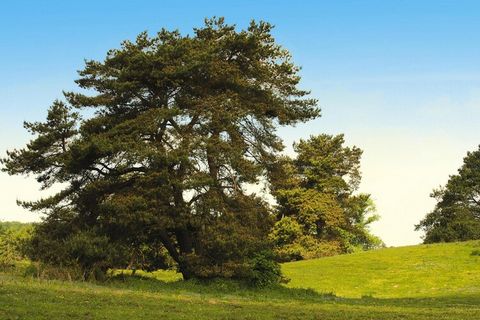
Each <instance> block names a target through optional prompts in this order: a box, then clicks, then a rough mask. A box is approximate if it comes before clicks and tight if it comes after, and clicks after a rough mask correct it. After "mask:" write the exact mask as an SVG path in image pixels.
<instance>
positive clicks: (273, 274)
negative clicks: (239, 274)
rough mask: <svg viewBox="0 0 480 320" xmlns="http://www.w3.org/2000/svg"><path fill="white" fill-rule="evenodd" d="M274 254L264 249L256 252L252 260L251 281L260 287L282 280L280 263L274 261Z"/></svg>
mask: <svg viewBox="0 0 480 320" xmlns="http://www.w3.org/2000/svg"><path fill="white" fill-rule="evenodd" d="M273 258H274V257H273V254H272V253H270V252H268V251H264V252H261V253H258V254H256V255H255V256H254V257H253V259H252V260H251V261H250V263H251V265H252V266H251V268H250V270H251V271H250V272H251V275H250V277H249V281H250V283H251V284H252V285H253V286H255V287H258V288H264V287H268V286H272V285H274V284H278V283H279V282H280V281H281V280H282V272H281V269H280V265H279V264H278V263H277V262H275V261H274V259H273Z"/></svg>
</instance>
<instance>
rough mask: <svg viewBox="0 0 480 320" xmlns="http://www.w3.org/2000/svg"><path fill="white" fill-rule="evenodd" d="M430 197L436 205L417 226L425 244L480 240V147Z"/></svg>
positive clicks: (468, 155)
mask: <svg viewBox="0 0 480 320" xmlns="http://www.w3.org/2000/svg"><path fill="white" fill-rule="evenodd" d="M431 197H433V198H435V199H436V200H437V204H436V205H435V208H434V209H433V211H432V212H430V213H428V214H427V215H426V217H425V218H424V219H423V220H422V221H420V223H419V224H418V225H416V226H415V229H416V230H422V231H424V232H425V236H424V242H425V243H433V242H450V241H465V240H472V239H480V148H479V150H476V151H473V152H468V153H467V156H466V157H465V158H464V159H463V165H462V167H461V168H460V169H458V174H456V175H452V176H450V178H449V180H448V182H447V184H446V185H445V186H444V187H443V188H439V189H436V190H434V191H433V193H432V194H431Z"/></svg>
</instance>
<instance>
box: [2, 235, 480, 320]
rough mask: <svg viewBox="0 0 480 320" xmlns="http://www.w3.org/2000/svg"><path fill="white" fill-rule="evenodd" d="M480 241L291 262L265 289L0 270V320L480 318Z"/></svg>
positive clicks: (170, 278) (154, 276)
mask: <svg viewBox="0 0 480 320" xmlns="http://www.w3.org/2000/svg"><path fill="white" fill-rule="evenodd" d="M479 250H480V242H478V241H473V242H463V243H451V244H435V245H420V246H410V247H400V248H387V249H381V250H377V251H370V252H362V253H356V254H350V255H343V256H336V257H330V258H322V259H316V260H309V261H299V262H292V263H287V264H284V265H283V271H284V273H285V275H286V276H287V277H289V278H290V279H291V281H290V282H289V283H288V284H286V285H284V286H279V287H275V288H268V289H251V288H248V287H246V286H245V285H242V284H239V283H235V282H226V281H210V282H206V283H202V282H198V281H182V280H180V279H179V276H178V275H177V274H175V273H174V272H155V273H151V274H145V273H139V275H140V276H135V277H130V276H121V275H118V276H116V277H113V278H111V279H109V280H107V281H106V282H103V283H89V282H68V281H66V282H65V281H53V280H39V279H35V278H31V277H25V276H23V275H22V274H21V270H17V271H16V272H3V273H0V319H49V320H51V319H322V320H323V319H415V320H417V319H436V320H438V319H480V256H479V252H480V251H479Z"/></svg>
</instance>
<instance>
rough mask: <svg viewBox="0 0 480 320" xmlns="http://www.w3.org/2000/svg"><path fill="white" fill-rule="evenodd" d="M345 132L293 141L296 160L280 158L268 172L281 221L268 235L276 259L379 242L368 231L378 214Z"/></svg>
mask: <svg viewBox="0 0 480 320" xmlns="http://www.w3.org/2000/svg"><path fill="white" fill-rule="evenodd" d="M343 143H344V139H343V135H338V136H330V135H319V136H312V137H310V139H309V140H300V142H299V143H296V144H295V145H294V150H295V152H296V153H297V156H296V158H295V159H291V158H288V157H283V158H279V159H278V161H277V162H276V164H275V166H272V167H271V169H270V172H269V174H270V175H269V177H270V181H271V183H272V191H273V194H274V196H275V197H276V199H277V202H278V205H279V206H278V209H279V212H278V215H279V220H278V221H277V223H276V224H275V226H274V228H273V230H272V232H271V234H270V238H271V240H272V241H273V242H274V244H275V246H276V248H275V251H276V253H277V256H278V259H279V260H281V261H292V260H301V259H310V258H316V257H321V256H330V255H335V254H339V253H347V252H354V251H356V250H368V249H374V248H378V247H381V246H382V245H383V242H382V241H381V240H380V239H379V238H377V237H375V236H374V235H372V234H371V233H370V232H369V225H370V224H371V223H372V222H374V221H376V220H377V219H378V215H376V214H374V211H375V206H374V204H373V201H372V200H371V198H370V195H368V194H355V193H354V192H355V191H356V190H357V188H358V185H359V183H360V178H361V177H360V156H361V154H362V151H361V150H360V149H358V148H357V147H352V148H349V147H345V146H343Z"/></svg>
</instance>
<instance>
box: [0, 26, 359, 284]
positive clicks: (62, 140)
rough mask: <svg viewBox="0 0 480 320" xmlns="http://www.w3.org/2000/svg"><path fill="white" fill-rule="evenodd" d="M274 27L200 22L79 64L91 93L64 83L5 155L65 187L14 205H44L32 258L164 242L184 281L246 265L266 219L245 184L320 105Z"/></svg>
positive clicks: (13, 169)
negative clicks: (184, 31)
mask: <svg viewBox="0 0 480 320" xmlns="http://www.w3.org/2000/svg"><path fill="white" fill-rule="evenodd" d="M271 30H272V26H271V25H270V24H268V23H266V22H255V21H252V22H251V23H250V25H249V26H248V28H246V29H245V30H240V31H238V30H237V28H236V27H235V26H234V25H228V24H225V23H224V21H223V19H221V18H220V19H208V20H206V21H205V25H204V26H202V27H200V28H197V29H194V32H193V34H192V35H181V34H180V33H179V32H178V31H168V30H165V29H162V30H161V31H160V32H158V34H156V35H155V36H153V37H151V36H149V35H148V34H147V33H146V32H144V33H141V34H140V35H139V36H138V37H137V38H136V40H135V41H134V42H131V41H124V42H123V43H122V45H121V47H120V48H119V49H113V50H110V51H109V52H108V53H107V56H106V58H105V60H104V61H92V60H89V61H86V65H85V67H84V68H83V69H82V70H81V71H79V76H80V77H79V79H78V80H76V83H77V84H78V86H79V87H80V88H82V89H85V91H84V92H86V93H78V92H65V93H64V97H65V99H63V100H62V101H60V100H59V101H55V102H54V103H53V105H52V106H51V107H50V109H49V110H48V115H47V119H46V121H45V122H34V123H28V122H27V123H25V127H26V128H27V129H28V130H29V131H30V132H31V133H32V134H34V135H35V138H34V139H33V140H32V141H30V142H29V143H28V144H27V146H26V147H25V148H23V149H20V150H13V151H10V152H8V154H7V157H6V158H5V159H2V163H3V164H4V168H3V170H4V171H6V172H8V173H9V174H33V175H35V176H36V178H37V181H38V182H39V183H40V184H41V186H42V188H49V187H51V186H52V185H54V184H58V185H61V186H63V187H64V188H63V189H62V190H61V191H60V192H58V193H57V194H55V195H53V196H51V197H48V198H44V199H41V200H38V201H33V202H23V203H22V205H23V206H24V207H26V208H28V209H30V210H35V211H41V212H44V213H45V214H46V218H45V219H44V221H43V223H42V224H41V225H40V226H39V227H38V228H37V232H36V236H35V235H34V240H33V243H34V244H36V246H37V248H38V250H34V252H35V254H36V255H37V258H38V259H40V260H42V259H43V260H47V261H49V260H52V261H54V260H55V259H56V258H58V255H59V254H57V257H55V256H54V255H53V254H52V251H54V249H52V248H57V249H59V248H60V247H61V248H62V250H59V251H58V252H64V253H65V254H66V255H68V254H70V255H72V254H73V255H75V257H77V258H78V257H83V258H82V259H83V261H84V262H85V264H86V265H85V268H87V269H88V268H92V267H93V266H95V265H100V266H101V267H102V268H110V267H125V266H126V265H127V264H128V265H130V264H135V263H139V264H141V266H144V265H148V266H149V267H151V268H155V267H158V266H161V265H164V264H165V263H166V261H167V260H168V259H166V258H165V253H167V256H168V257H169V258H170V259H173V261H175V263H176V264H177V265H178V266H179V270H180V272H182V274H183V275H184V277H185V278H190V277H192V276H198V277H210V276H218V275H220V276H243V275H245V273H248V271H249V270H250V269H251V265H250V261H252V260H251V259H253V258H254V255H255V254H256V253H258V252H260V251H262V250H264V249H267V246H268V241H266V235H267V234H268V231H269V230H270V228H271V225H272V224H273V222H274V221H273V219H272V215H271V214H270V209H269V206H268V205H267V204H266V203H265V202H264V201H263V200H262V199H261V198H259V197H257V196H256V195H255V194H251V193H249V192H247V190H246V188H245V185H246V184H248V183H256V182H257V181H258V179H259V178H260V177H261V176H262V175H264V174H265V172H266V170H267V169H268V168H270V167H271V165H272V163H274V162H275V159H276V157H277V156H278V154H279V152H281V151H282V149H283V145H282V141H281V139H280V138H279V137H278V135H277V134H276V129H277V127H278V126H280V125H293V124H296V123H299V122H304V121H308V120H310V119H314V118H316V117H318V116H319V113H320V110H319V108H318V107H317V102H316V100H315V99H312V98H309V92H308V91H305V90H302V89H300V88H299V87H298V84H299V81H300V76H299V68H298V67H297V66H296V65H295V64H294V63H293V62H292V59H291V56H290V54H289V53H288V51H287V50H285V49H283V48H282V47H281V46H280V45H278V44H277V43H276V42H275V39H274V38H273V36H272V34H271ZM86 109H90V110H92V111H93V115H91V116H82V114H83V115H84V114H92V113H85V112H83V111H84V110H86ZM303 146H304V143H302V142H301V143H300V144H299V146H298V148H303ZM305 147H306V145H305ZM350 156H352V157H355V156H356V155H355V152H353V154H351V155H350ZM298 161H300V162H301V161H302V160H301V158H300V159H299V160H298ZM307 167H308V165H305V169H302V170H304V171H302V172H301V174H303V175H305V176H307V177H308V176H309V175H310V174H313V173H314V172H310V171H309V170H310V169H308V168H307ZM338 170H344V169H342V168H338ZM352 173H354V172H352ZM311 179H312V178H310V180H311ZM307 180H308V179H307ZM310 180H308V181H310ZM334 180H335V179H334ZM322 181H323V180H322ZM308 183H310V182H308ZM337 184H339V185H337ZM323 187H324V188H336V189H335V190H341V191H339V192H338V194H335V196H341V194H342V192H347V190H346V189H348V186H344V185H342V182H341V181H328V183H327V185H325V186H323ZM342 188H343V189H342ZM344 189H345V190H344ZM324 202H325V201H324ZM325 205H330V204H329V202H328V201H326V202H325ZM332 206H333V204H332ZM335 219H336V218H335ZM322 221H323V220H322ZM86 239H89V240H90V242H88V241H84V240H86ZM66 244H69V245H68V246H67V245H66ZM89 245H91V246H90V247H89ZM92 247H94V248H104V249H105V252H108V254H104V253H99V252H97V251H95V250H91V248H92ZM42 248H43V249H42ZM45 248H50V249H45ZM152 250H153V252H152ZM35 254H34V255H35ZM42 254H43V255H42ZM257 260H258V259H257ZM142 261H143V262H142ZM142 263H144V264H142Z"/></svg>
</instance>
